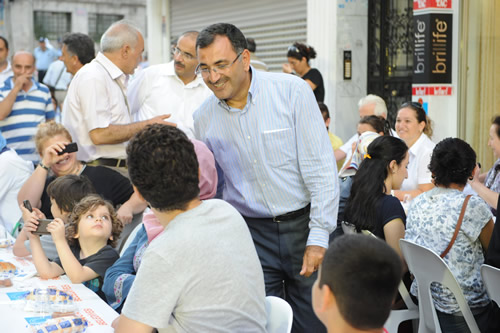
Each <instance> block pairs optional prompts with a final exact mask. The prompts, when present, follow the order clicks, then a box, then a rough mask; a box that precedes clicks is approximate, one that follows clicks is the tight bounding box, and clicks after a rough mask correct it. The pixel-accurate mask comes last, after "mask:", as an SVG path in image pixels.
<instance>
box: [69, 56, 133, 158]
mask: <svg viewBox="0 0 500 333" xmlns="http://www.w3.org/2000/svg"><path fill="white" fill-rule="evenodd" d="M116 79H118V80H119V81H120V82H121V85H122V87H124V88H125V87H126V84H127V79H128V76H127V75H126V74H124V73H123V72H122V71H121V70H120V69H119V68H118V67H117V66H116V65H115V64H114V63H112V62H111V60H109V59H108V58H106V56H105V55H104V54H102V53H100V52H99V53H98V54H97V57H96V58H95V59H94V60H92V61H91V62H90V63H88V64H86V65H85V66H83V67H82V68H81V69H80V70H79V71H78V72H77V73H76V75H75V77H74V78H73V81H72V82H71V84H70V85H69V88H68V94H67V96H66V99H65V103H64V106H63V112H62V123H63V125H64V126H65V127H66V128H67V129H68V131H69V132H70V134H71V136H72V137H73V141H76V142H77V143H78V152H77V158H78V159H79V160H81V161H93V160H95V159H98V158H101V157H105V158H118V159H124V158H126V157H127V154H126V152H125V147H126V145H127V143H126V142H122V143H117V144H105V145H95V144H94V143H93V142H92V140H91V139H90V135H89V132H90V131H92V130H93V129H96V128H106V127H108V126H109V125H110V124H113V125H128V124H130V123H132V115H131V114H130V112H129V110H128V108H127V104H126V102H125V98H126V97H125V96H126V91H124V90H122V88H121V87H120V85H119V84H118V82H116Z"/></svg>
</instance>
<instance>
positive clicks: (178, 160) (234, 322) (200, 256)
mask: <svg viewBox="0 0 500 333" xmlns="http://www.w3.org/2000/svg"><path fill="white" fill-rule="evenodd" d="M127 155H128V157H127V163H128V164H127V165H128V170H129V173H130V179H131V180H132V183H133V185H134V188H135V190H136V191H137V192H138V193H139V194H140V195H141V196H142V197H144V199H145V200H146V201H147V202H148V203H149V204H150V206H151V209H152V210H153V212H154V214H155V215H156V217H157V218H158V220H159V222H160V223H161V224H162V225H163V226H164V227H165V231H164V232H163V233H161V234H160V235H158V236H157V237H156V238H155V239H154V240H153V241H152V242H151V244H150V245H149V246H148V248H147V250H146V253H145V254H144V256H143V258H142V261H141V266H140V270H139V271H138V273H137V276H136V279H135V281H134V284H133V285H132V288H131V290H130V292H129V294H128V296H127V300H126V302H125V305H124V307H123V310H122V314H121V316H120V317H119V318H118V319H117V320H116V321H115V322H114V323H113V327H115V329H116V330H115V331H116V332H118V333H121V332H134V333H141V332H151V331H152V328H153V327H155V328H157V329H158V332H160V333H162V332H178V331H182V332H214V331H227V332H265V324H266V310H265V291H264V277H263V273H262V269H261V267H260V263H259V259H258V257H257V253H256V251H255V247H254V245H253V243H252V238H251V236H250V232H249V231H248V228H247V226H246V224H245V221H244V220H243V218H242V217H241V215H239V214H238V212H237V211H236V209H234V208H233V207H232V206H231V205H229V204H228V203H226V202H224V201H221V200H217V199H213V200H207V201H203V202H202V201H200V199H199V187H198V182H199V180H198V171H199V167H198V161H197V158H196V154H195V151H194V147H193V144H192V143H191V142H190V141H189V139H188V138H187V136H186V135H185V134H184V133H183V132H182V131H180V130H179V129H177V128H175V127H170V126H166V125H159V124H158V125H152V126H148V127H146V128H145V129H144V130H142V131H141V132H139V133H138V134H137V135H136V136H135V137H134V138H133V139H132V140H131V141H130V143H129V145H128V147H127ZM234 253H237V254H238V256H234V255H233V254H234ZM242 258H244V260H242Z"/></svg>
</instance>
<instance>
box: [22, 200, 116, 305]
mask: <svg viewBox="0 0 500 333" xmlns="http://www.w3.org/2000/svg"><path fill="white" fill-rule="evenodd" d="M27 228H28V229H27V230H29V231H34V230H35V229H36V225H33V226H32V225H30V226H27ZM122 228H123V227H122V224H121V223H120V221H119V220H118V218H117V216H116V212H115V210H114V208H113V205H112V204H111V203H109V202H108V201H105V200H104V199H102V198H101V197H100V196H98V195H89V196H87V197H85V198H83V199H82V200H81V201H80V202H79V203H78V204H77V205H76V206H75V207H74V209H73V211H72V213H71V215H70V217H69V224H68V226H67V227H65V225H64V222H63V221H62V220H61V219H59V218H56V219H54V221H52V222H51V223H49V225H48V226H47V231H49V232H50V233H51V235H52V239H53V241H54V244H55V245H56V249H57V253H58V255H59V257H58V258H57V259H55V260H54V261H53V262H51V261H49V260H48V259H47V257H46V256H45V253H44V251H43V249H42V246H41V244H40V239H39V237H38V236H36V235H34V234H32V233H31V232H29V239H30V243H31V250H32V256H33V262H34V263H35V266H36V269H37V271H38V274H39V275H40V277H41V278H44V279H50V278H55V277H58V276H60V275H62V274H66V275H67V276H68V277H69V279H70V280H71V282H72V283H83V284H84V285H85V286H86V287H88V288H89V289H91V290H93V291H94V292H96V293H97V294H98V295H99V296H101V298H103V299H105V298H104V294H103V293H102V290H101V287H102V284H103V278H104V274H105V273H106V270H107V269H108V267H110V266H111V265H113V263H114V262H115V261H116V260H117V259H118V258H119V255H118V253H117V252H116V251H115V249H114V247H115V246H116V241H117V240H118V237H119V236H120V232H121V230H122Z"/></svg>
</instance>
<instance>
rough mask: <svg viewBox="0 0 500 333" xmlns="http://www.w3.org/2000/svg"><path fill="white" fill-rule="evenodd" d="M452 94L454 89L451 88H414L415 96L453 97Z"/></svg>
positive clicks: (413, 93)
mask: <svg viewBox="0 0 500 333" xmlns="http://www.w3.org/2000/svg"><path fill="white" fill-rule="evenodd" d="M452 92H453V87H450V86H427V87H419V86H416V87H415V86H413V88H412V95H413V96H451V95H452Z"/></svg>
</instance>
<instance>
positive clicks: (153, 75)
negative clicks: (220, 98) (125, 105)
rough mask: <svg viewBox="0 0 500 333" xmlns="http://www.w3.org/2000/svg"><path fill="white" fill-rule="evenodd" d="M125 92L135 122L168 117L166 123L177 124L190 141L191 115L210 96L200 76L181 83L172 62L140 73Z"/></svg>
mask: <svg viewBox="0 0 500 333" xmlns="http://www.w3.org/2000/svg"><path fill="white" fill-rule="evenodd" d="M127 91H128V98H129V103H130V108H131V110H132V113H133V114H134V115H135V120H136V121H142V120H148V119H151V118H153V117H156V116H159V115H163V114H170V118H168V119H167V120H168V121H169V122H172V123H176V124H177V127H178V128H179V129H181V130H183V131H184V132H185V133H186V134H187V135H188V136H189V137H191V138H194V124H193V113H194V111H195V110H196V109H198V107H199V106H200V105H201V104H202V103H203V102H204V101H205V99H206V98H207V97H208V96H211V95H212V91H211V90H210V89H208V87H207V86H206V85H205V82H203V79H202V78H201V76H197V77H196V78H195V79H194V80H193V81H191V82H189V83H188V84H184V82H182V80H181V79H180V78H179V77H178V76H177V75H176V74H175V70H174V62H173V61H171V62H169V63H168V64H160V65H154V66H150V67H148V68H146V69H144V70H142V71H141V72H140V73H139V74H138V75H137V77H135V78H134V79H133V80H132V81H131V82H130V85H129V87H128V89H127Z"/></svg>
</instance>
